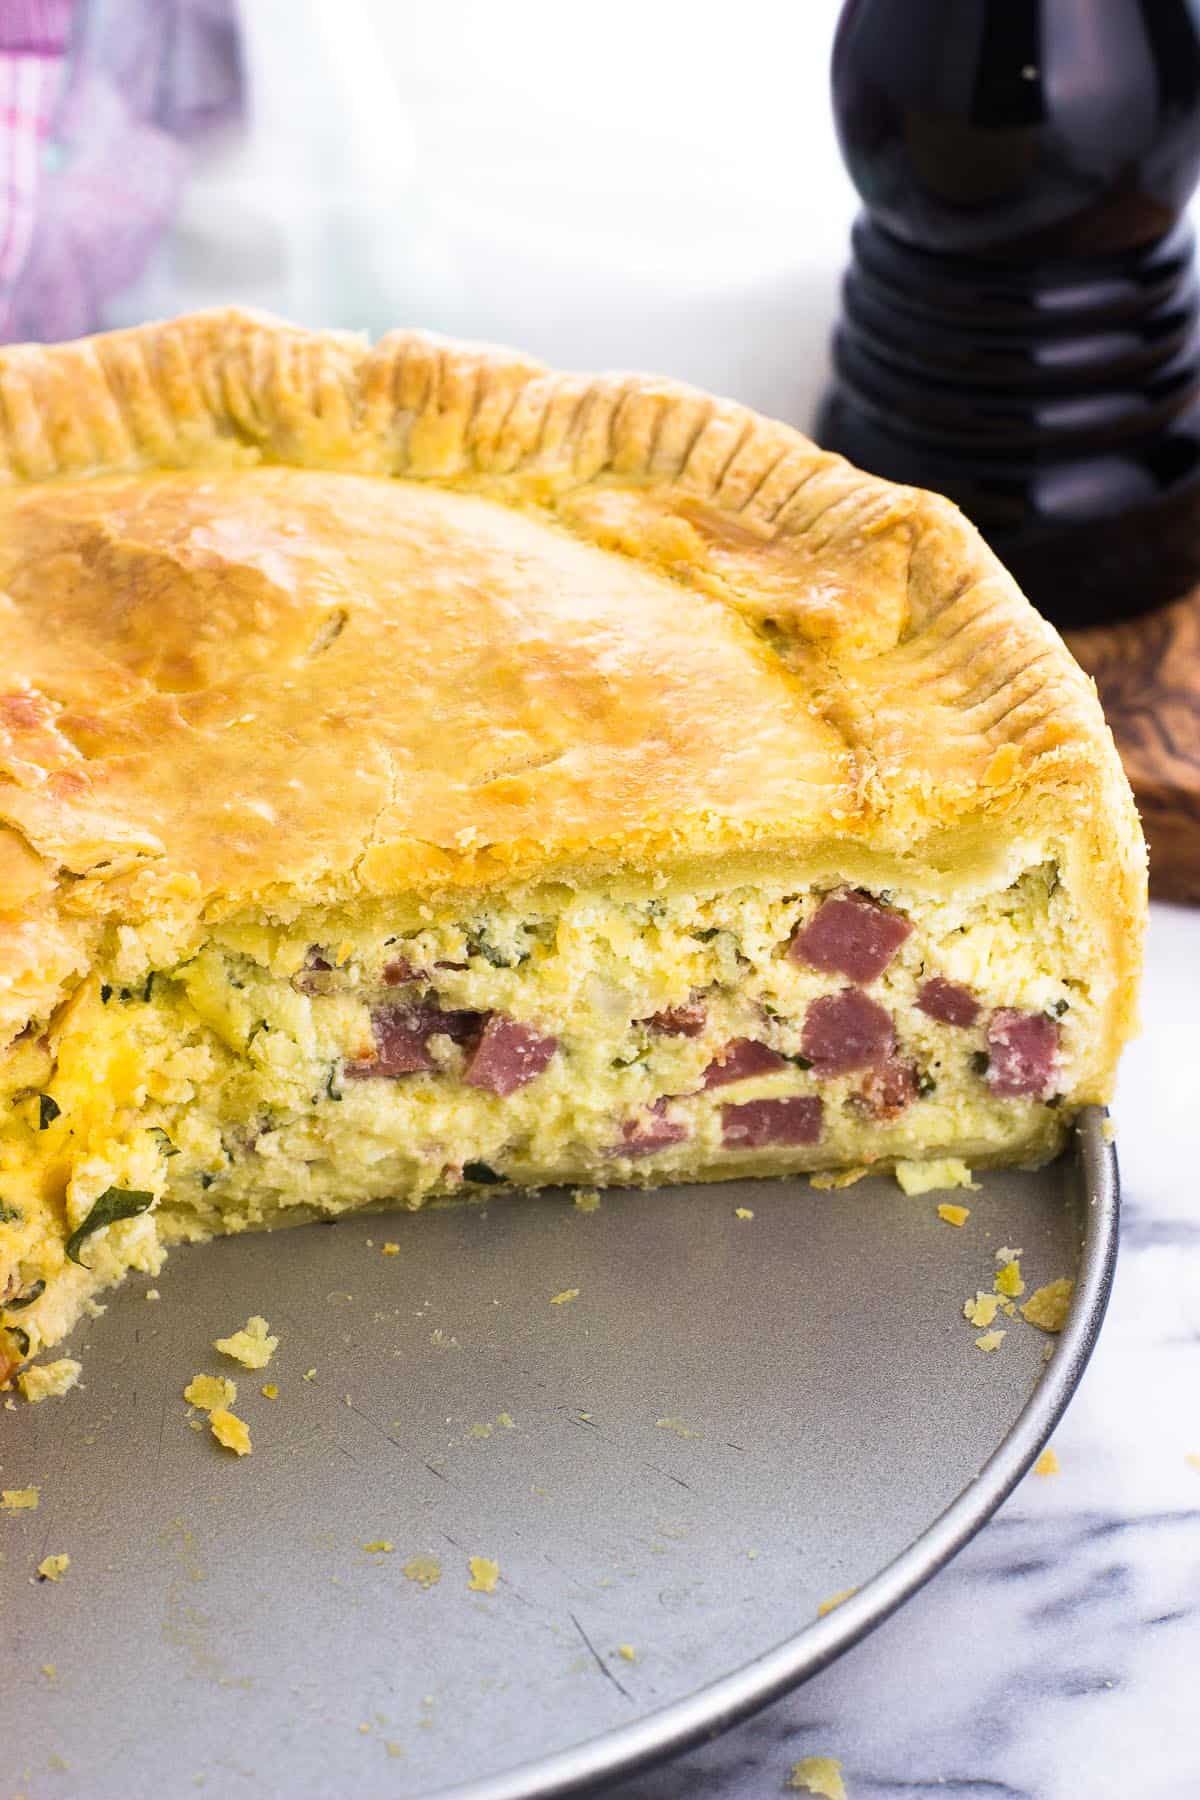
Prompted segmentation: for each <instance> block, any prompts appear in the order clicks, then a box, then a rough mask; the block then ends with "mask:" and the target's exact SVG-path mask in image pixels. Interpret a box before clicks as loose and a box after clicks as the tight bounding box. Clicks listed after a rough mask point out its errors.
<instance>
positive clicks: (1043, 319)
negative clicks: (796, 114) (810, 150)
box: [816, 0, 1200, 625]
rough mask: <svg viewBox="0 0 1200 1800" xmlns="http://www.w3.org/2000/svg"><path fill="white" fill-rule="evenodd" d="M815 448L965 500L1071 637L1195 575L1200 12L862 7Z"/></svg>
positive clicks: (1151, 0)
mask: <svg viewBox="0 0 1200 1800" xmlns="http://www.w3.org/2000/svg"><path fill="white" fill-rule="evenodd" d="M833 103H834V113H835V117H836V122H837V129H838V134H839V138H840V142H841V147H842V154H843V156H844V158H845V161H846V165H847V167H848V169H849V171H850V175H851V177H852V179H853V181H854V183H855V186H856V187H857V188H858V191H859V193H860V194H861V196H862V199H863V201H864V204H865V207H866V211H865V212H864V213H863V214H862V215H861V216H860V217H859V219H858V221H857V223H856V224H855V226H854V231H853V237H852V252H851V253H852V262H851V267H850V270H849V273H848V274H847V276H846V282H845V290H844V312H843V317H842V320H841V323H840V325H839V327H838V330H837V332H836V335H835V338H834V351H833V359H834V380H833V385H832V387H831V389H830V392H829V393H828V395H827V396H826V398H825V401H824V403H823V406H822V409H821V414H820V418H819V421H818V423H817V427H816V435H817V436H818V438H819V439H820V441H821V442H822V443H824V444H827V445H829V446H830V447H831V448H833V449H835V450H840V451H842V452H843V454H844V455H846V456H848V457H850V458H851V459H852V460H853V461H854V462H856V463H859V464H861V465H862V466H863V467H864V468H868V469H873V470H875V471H876V472H877V473H879V474H881V475H886V476H889V477H891V478H892V479H893V480H896V481H903V482H913V483H916V484H919V485H921V486H925V487H932V488H937V489H940V490H941V491H942V492H943V493H946V494H949V495H950V496H951V497H952V498H953V499H954V500H956V501H957V502H958V504H959V505H960V506H961V507H962V508H963V510H964V511H965V512H966V513H967V514H968V516H969V517H970V518H972V519H973V520H974V522H975V523H976V524H977V525H978V526H979V527H980V528H981V529H982V531H983V532H984V534H985V536H986V537H987V538H988V539H989V541H990V542H991V544H992V545H993V547H994V548H995V549H996V551H997V552H998V553H999V555H1000V556H1001V557H1002V558H1003V559H1004V561H1005V562H1006V563H1007V564H1008V565H1009V567H1010V568H1011V569H1012V570H1013V572H1014V574H1015V575H1016V576H1017V578H1018V580H1019V581H1020V582H1021V584H1022V585H1023V586H1024V588H1025V590H1026V592H1027V593H1028V594H1029V596H1030V598H1031V599H1032V600H1033V601H1034V602H1035V604H1036V605H1037V606H1039V607H1040V608H1041V610H1042V611H1043V612H1045V613H1047V614H1048V615H1049V616H1050V617H1051V618H1053V619H1055V620H1057V621H1058V622H1059V623H1060V624H1063V625H1086V624H1093V623H1096V622H1097V621H1100V620H1103V619H1109V618H1114V617H1119V616H1122V615H1126V614H1130V613H1134V612H1138V611H1141V610H1143V609H1145V608H1148V607H1150V606H1153V605H1155V604H1157V603H1158V602H1160V601H1163V600H1166V599H1169V598H1172V597H1174V596H1175V595H1178V594H1180V593H1181V592H1183V591H1184V590H1185V589H1187V588H1188V587H1190V586H1192V585H1193V584H1194V583H1196V582H1197V581H1198V580H1200V329H1198V301H1200V296H1198V290H1197V282H1196V273H1195V268H1194V265H1193V250H1194V239H1193V234H1192V231H1191V228H1190V226H1189V225H1188V224H1187V222H1186V221H1185V220H1184V219H1183V218H1182V217H1181V215H1182V213H1183V209H1184V207H1185V205H1186V203H1187V200H1188V197H1189V195H1190V194H1191V191H1192V189H1193V187H1194V185H1195V183H1196V180H1197V177H1198V175H1200V0H847V3H846V5H845V6H844V8H843V11H842V15H841V20H840V22H839V26H838V31H837V37H836V40H835V44H834V51H833Z"/></svg>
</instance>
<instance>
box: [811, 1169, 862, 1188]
mask: <svg viewBox="0 0 1200 1800" xmlns="http://www.w3.org/2000/svg"><path fill="white" fill-rule="evenodd" d="M870 1173H871V1171H870V1169H868V1168H866V1167H865V1166H863V1167H861V1168H855V1169H818V1171H817V1173H816V1174H815V1175H810V1176H809V1178H808V1185H809V1187H815V1188H819V1189H821V1190H822V1191H824V1190H825V1189H827V1188H848V1187H853V1186H854V1184H855V1182H856V1181H861V1180H862V1178H863V1176H864V1175H869V1174H870Z"/></svg>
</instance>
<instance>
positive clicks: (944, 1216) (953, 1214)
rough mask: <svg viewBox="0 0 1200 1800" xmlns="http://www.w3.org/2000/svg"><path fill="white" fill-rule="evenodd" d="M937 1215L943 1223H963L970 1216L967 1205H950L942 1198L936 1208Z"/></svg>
mask: <svg viewBox="0 0 1200 1800" xmlns="http://www.w3.org/2000/svg"><path fill="white" fill-rule="evenodd" d="M937 1216H938V1218H939V1219H941V1221H942V1222H943V1224H945V1225H965V1224H966V1222H967V1220H968V1219H969V1218H970V1216H971V1209H970V1207H969V1206H951V1205H950V1203H949V1201H946V1200H943V1201H942V1203H941V1205H940V1206H939V1207H938V1209H937Z"/></svg>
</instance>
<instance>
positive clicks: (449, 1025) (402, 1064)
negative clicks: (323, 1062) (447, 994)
mask: <svg viewBox="0 0 1200 1800" xmlns="http://www.w3.org/2000/svg"><path fill="white" fill-rule="evenodd" d="M483 1020H484V1015H483V1014H482V1013H477V1012H443V1011H442V1009H441V1007H440V1006H438V1005H437V1003H436V1002H435V1001H430V1002H424V1003H420V1004H417V1005H415V1006H404V1005H401V1004H394V1005H390V1006H380V1007H376V1008H375V1010H374V1011H373V1012H372V1014H371V1029H372V1032H373V1033H374V1038H375V1055H374V1056H373V1057H371V1058H370V1059H369V1060H368V1061H365V1062H348V1063H347V1064H346V1074H347V1075H349V1076H352V1077H353V1078H355V1079H364V1078H366V1077H370V1076H379V1077H382V1078H385V1079H387V1080H396V1079H397V1078H398V1077H399V1076H401V1075H421V1074H424V1073H425V1072H427V1071H428V1070H430V1069H433V1068H435V1067H436V1066H437V1065H436V1064H435V1063H434V1060H433V1058H432V1056H431V1055H430V1054H429V1040H430V1038H431V1037H435V1036H437V1035H439V1034H440V1035H442V1036H444V1037H448V1038H452V1039H453V1040H454V1042H455V1043H456V1044H465V1043H469V1042H470V1040H471V1039H472V1038H473V1037H475V1035H476V1034H477V1033H478V1031H479V1029H480V1027H481V1026H482V1024H483Z"/></svg>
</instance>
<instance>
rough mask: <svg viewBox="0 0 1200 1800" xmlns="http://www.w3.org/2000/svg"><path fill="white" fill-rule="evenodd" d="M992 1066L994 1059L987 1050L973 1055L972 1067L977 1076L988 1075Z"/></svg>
mask: <svg viewBox="0 0 1200 1800" xmlns="http://www.w3.org/2000/svg"><path fill="white" fill-rule="evenodd" d="M991 1066H992V1059H991V1057H990V1056H989V1055H988V1053H987V1051H986V1050H975V1051H973V1052H972V1055H971V1067H972V1069H974V1071H975V1073H976V1075H986V1074H987V1072H988V1070H989V1069H990V1068H991Z"/></svg>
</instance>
